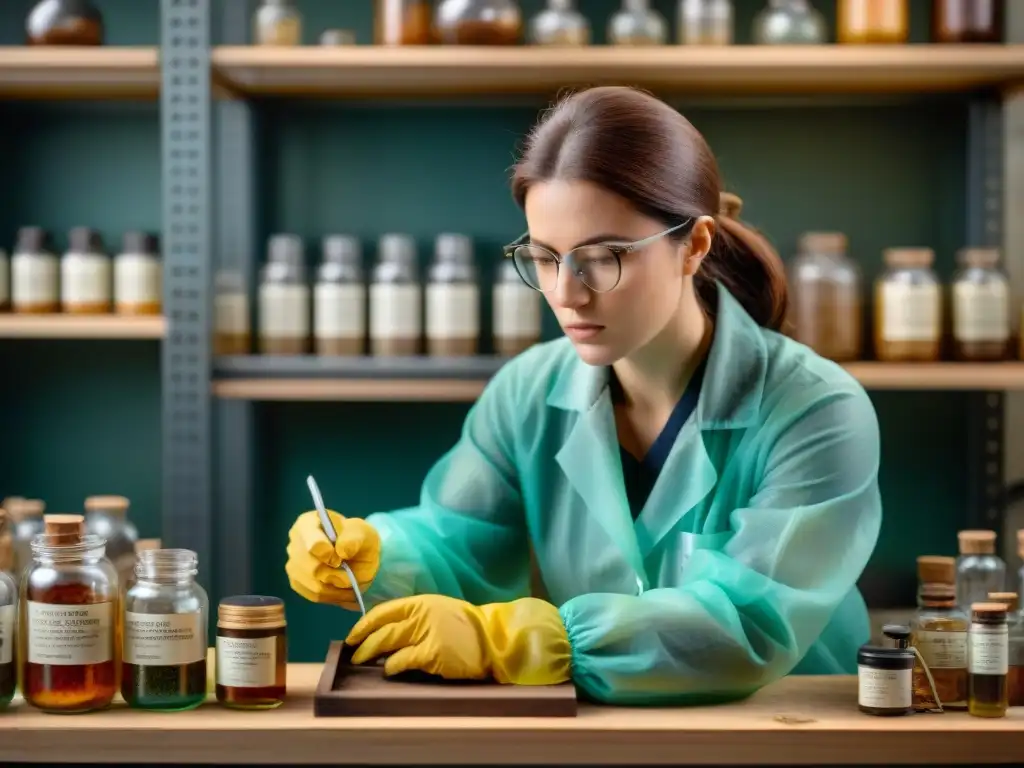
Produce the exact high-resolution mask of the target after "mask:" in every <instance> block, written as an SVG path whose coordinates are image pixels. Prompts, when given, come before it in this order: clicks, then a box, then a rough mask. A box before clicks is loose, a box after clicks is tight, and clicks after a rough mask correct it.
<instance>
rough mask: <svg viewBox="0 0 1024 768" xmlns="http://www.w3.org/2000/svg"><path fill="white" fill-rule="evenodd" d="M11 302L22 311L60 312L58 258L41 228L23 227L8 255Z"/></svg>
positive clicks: (16, 309) (37, 312) (24, 312)
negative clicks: (9, 261) (11, 251)
mask: <svg viewBox="0 0 1024 768" xmlns="http://www.w3.org/2000/svg"><path fill="white" fill-rule="evenodd" d="M11 305H12V307H13V309H14V311H15V312H19V313H23V314H33V315H38V314H49V313H52V312H59V311H60V260H59V259H58V258H57V256H56V255H55V254H54V253H53V246H52V245H51V243H50V235H49V234H48V233H47V232H46V230H44V229H42V228H41V227H22V228H21V229H19V230H18V241H17V243H16V244H15V246H14V254H13V255H12V256H11Z"/></svg>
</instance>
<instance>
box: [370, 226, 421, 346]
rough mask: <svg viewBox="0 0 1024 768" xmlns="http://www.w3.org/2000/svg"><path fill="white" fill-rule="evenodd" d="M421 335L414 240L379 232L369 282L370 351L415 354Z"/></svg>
mask: <svg viewBox="0 0 1024 768" xmlns="http://www.w3.org/2000/svg"><path fill="white" fill-rule="evenodd" d="M422 338H423V287H422V286H421V285H420V276H419V265H418V264H417V255H416V243H415V242H413V239H412V238H411V237H410V236H409V235H403V234H387V235H382V236H381V238H380V242H379V243H378V244H377V264H376V266H374V268H373V282H372V284H371V285H370V351H371V352H372V353H373V354H374V355H378V356H380V357H404V356H408V355H418V354H420V351H421V349H422V347H421V340H422Z"/></svg>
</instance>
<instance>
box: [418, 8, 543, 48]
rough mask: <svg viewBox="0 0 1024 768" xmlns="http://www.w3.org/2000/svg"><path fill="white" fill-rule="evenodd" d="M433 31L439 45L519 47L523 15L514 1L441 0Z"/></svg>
mask: <svg viewBox="0 0 1024 768" xmlns="http://www.w3.org/2000/svg"><path fill="white" fill-rule="evenodd" d="M434 31H435V33H436V35H437V39H438V41H439V42H440V43H441V44H442V45H518V44H519V41H520V38H521V37H522V31H523V13H522V10H520V8H519V3H518V2H517V0H440V2H439V3H438V4H437V10H435V11H434Z"/></svg>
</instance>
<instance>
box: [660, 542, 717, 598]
mask: <svg viewBox="0 0 1024 768" xmlns="http://www.w3.org/2000/svg"><path fill="white" fill-rule="evenodd" d="M732 535H733V531H719V532H718V533H684V532H679V533H673V534H670V535H668V536H666V537H665V549H664V554H663V555H662V561H661V568H660V569H659V570H660V571H661V573H660V576H661V578H660V579H659V580H658V581H659V583H660V584H661V585H663V586H666V587H669V586H677V585H678V584H680V583H682V580H683V574H684V573H685V572H686V568H687V566H688V565H689V563H690V559H691V558H692V557H693V553H694V552H696V551H698V550H701V549H710V550H715V551H718V550H721V549H722V548H723V547H724V546H725V544H726V542H728V541H729V539H731V538H732Z"/></svg>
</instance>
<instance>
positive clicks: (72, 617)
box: [18, 515, 120, 713]
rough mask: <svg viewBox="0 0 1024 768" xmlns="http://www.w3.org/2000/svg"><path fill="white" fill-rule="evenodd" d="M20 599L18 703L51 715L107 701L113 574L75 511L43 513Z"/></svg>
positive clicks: (112, 676)
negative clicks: (22, 699)
mask: <svg viewBox="0 0 1024 768" xmlns="http://www.w3.org/2000/svg"><path fill="white" fill-rule="evenodd" d="M19 602H20V616H19V618H20V621H19V623H18V656H19V659H20V663H21V678H22V693H23V694H24V696H25V701H26V702H28V703H29V704H30V705H32V706H34V707H38V708H39V709H42V710H44V711H46V712H57V713H70V712H90V711H93V710H97V709H105V708H106V707H108V706H109V705H110V702H111V701H113V699H114V695H115V694H116V693H117V676H118V667H119V664H120V658H119V656H120V648H118V644H117V643H116V642H115V639H116V637H117V634H118V629H117V622H118V620H119V618H120V616H119V589H118V583H117V572H116V571H115V570H114V566H113V564H112V563H111V562H110V561H109V560H108V559H107V558H106V557H105V555H104V544H103V539H101V538H99V537H98V536H94V535H90V534H86V532H85V518H84V517H83V516H82V515H46V516H45V517H44V519H43V533H41V534H39V535H38V536H36V537H35V539H33V541H32V564H31V565H30V566H29V567H28V569H27V570H26V571H25V573H24V574H23V575H22V580H21V595H20V600H19Z"/></svg>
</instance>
